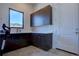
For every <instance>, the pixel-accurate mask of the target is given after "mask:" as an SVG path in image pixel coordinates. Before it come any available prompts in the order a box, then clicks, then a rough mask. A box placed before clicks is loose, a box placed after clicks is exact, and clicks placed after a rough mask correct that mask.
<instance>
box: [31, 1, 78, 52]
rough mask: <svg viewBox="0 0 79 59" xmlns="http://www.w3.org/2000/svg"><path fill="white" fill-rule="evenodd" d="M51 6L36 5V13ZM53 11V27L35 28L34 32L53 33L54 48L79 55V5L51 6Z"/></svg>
mask: <svg viewBox="0 0 79 59" xmlns="http://www.w3.org/2000/svg"><path fill="white" fill-rule="evenodd" d="M47 5H49V4H36V6H35V9H34V12H35V11H36V10H39V9H40V8H43V7H45V6H47ZM50 5H51V6H52V11H53V13H52V14H53V16H52V18H53V19H52V20H53V25H52V26H50V25H48V26H43V27H33V28H32V29H33V30H32V32H36V33H50V32H51V33H53V39H52V40H53V44H52V47H53V48H60V49H64V50H67V51H70V52H74V53H78V51H79V48H78V36H77V34H76V29H77V28H78V12H79V11H78V4H74V3H72V4H55V3H54V4H50Z"/></svg>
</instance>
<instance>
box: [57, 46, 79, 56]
mask: <svg viewBox="0 0 79 59" xmlns="http://www.w3.org/2000/svg"><path fill="white" fill-rule="evenodd" d="M56 49H57V50H61V51H64V52H67V53H70V54H73V55H76V56H79V54H76V53H73V52H69V51H66V50H63V49H60V48H56Z"/></svg>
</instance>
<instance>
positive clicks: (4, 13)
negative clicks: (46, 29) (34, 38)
mask: <svg viewBox="0 0 79 59" xmlns="http://www.w3.org/2000/svg"><path fill="white" fill-rule="evenodd" d="M9 8H13V9H16V10H19V11H22V12H24V29H19V30H21V32H31V28H30V13H31V12H32V6H31V4H19V3H18V4H16V3H12V4H9V3H1V4H0V29H1V25H2V24H3V23H5V24H6V25H8V20H9V18H8V17H9V15H8V14H9V13H8V12H9V11H8V10H9ZM16 31H17V30H16V29H14V28H12V29H11V32H16Z"/></svg>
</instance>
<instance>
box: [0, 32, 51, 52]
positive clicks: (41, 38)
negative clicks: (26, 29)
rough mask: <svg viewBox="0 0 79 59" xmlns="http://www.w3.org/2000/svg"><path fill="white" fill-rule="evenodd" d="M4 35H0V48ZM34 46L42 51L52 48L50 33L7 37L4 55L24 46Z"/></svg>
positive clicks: (19, 34)
mask: <svg viewBox="0 0 79 59" xmlns="http://www.w3.org/2000/svg"><path fill="white" fill-rule="evenodd" d="M3 39H4V35H0V48H1V44H2V40H3ZM30 45H33V46H36V47H39V48H41V49H43V50H49V49H51V48H52V33H47V34H44V33H18V34H17V33H16V34H11V35H10V36H8V37H7V40H6V44H5V48H4V51H3V52H4V53H6V52H9V51H13V50H16V49H19V48H23V47H26V46H30Z"/></svg>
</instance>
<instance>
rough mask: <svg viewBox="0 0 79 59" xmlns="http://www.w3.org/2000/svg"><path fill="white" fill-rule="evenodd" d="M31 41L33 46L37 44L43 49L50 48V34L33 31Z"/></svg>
mask: <svg viewBox="0 0 79 59" xmlns="http://www.w3.org/2000/svg"><path fill="white" fill-rule="evenodd" d="M32 37H33V39H32V43H33V45H34V46H37V47H39V48H41V49H44V50H49V49H51V48H52V34H51V33H49V34H41V33H35V34H32Z"/></svg>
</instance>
